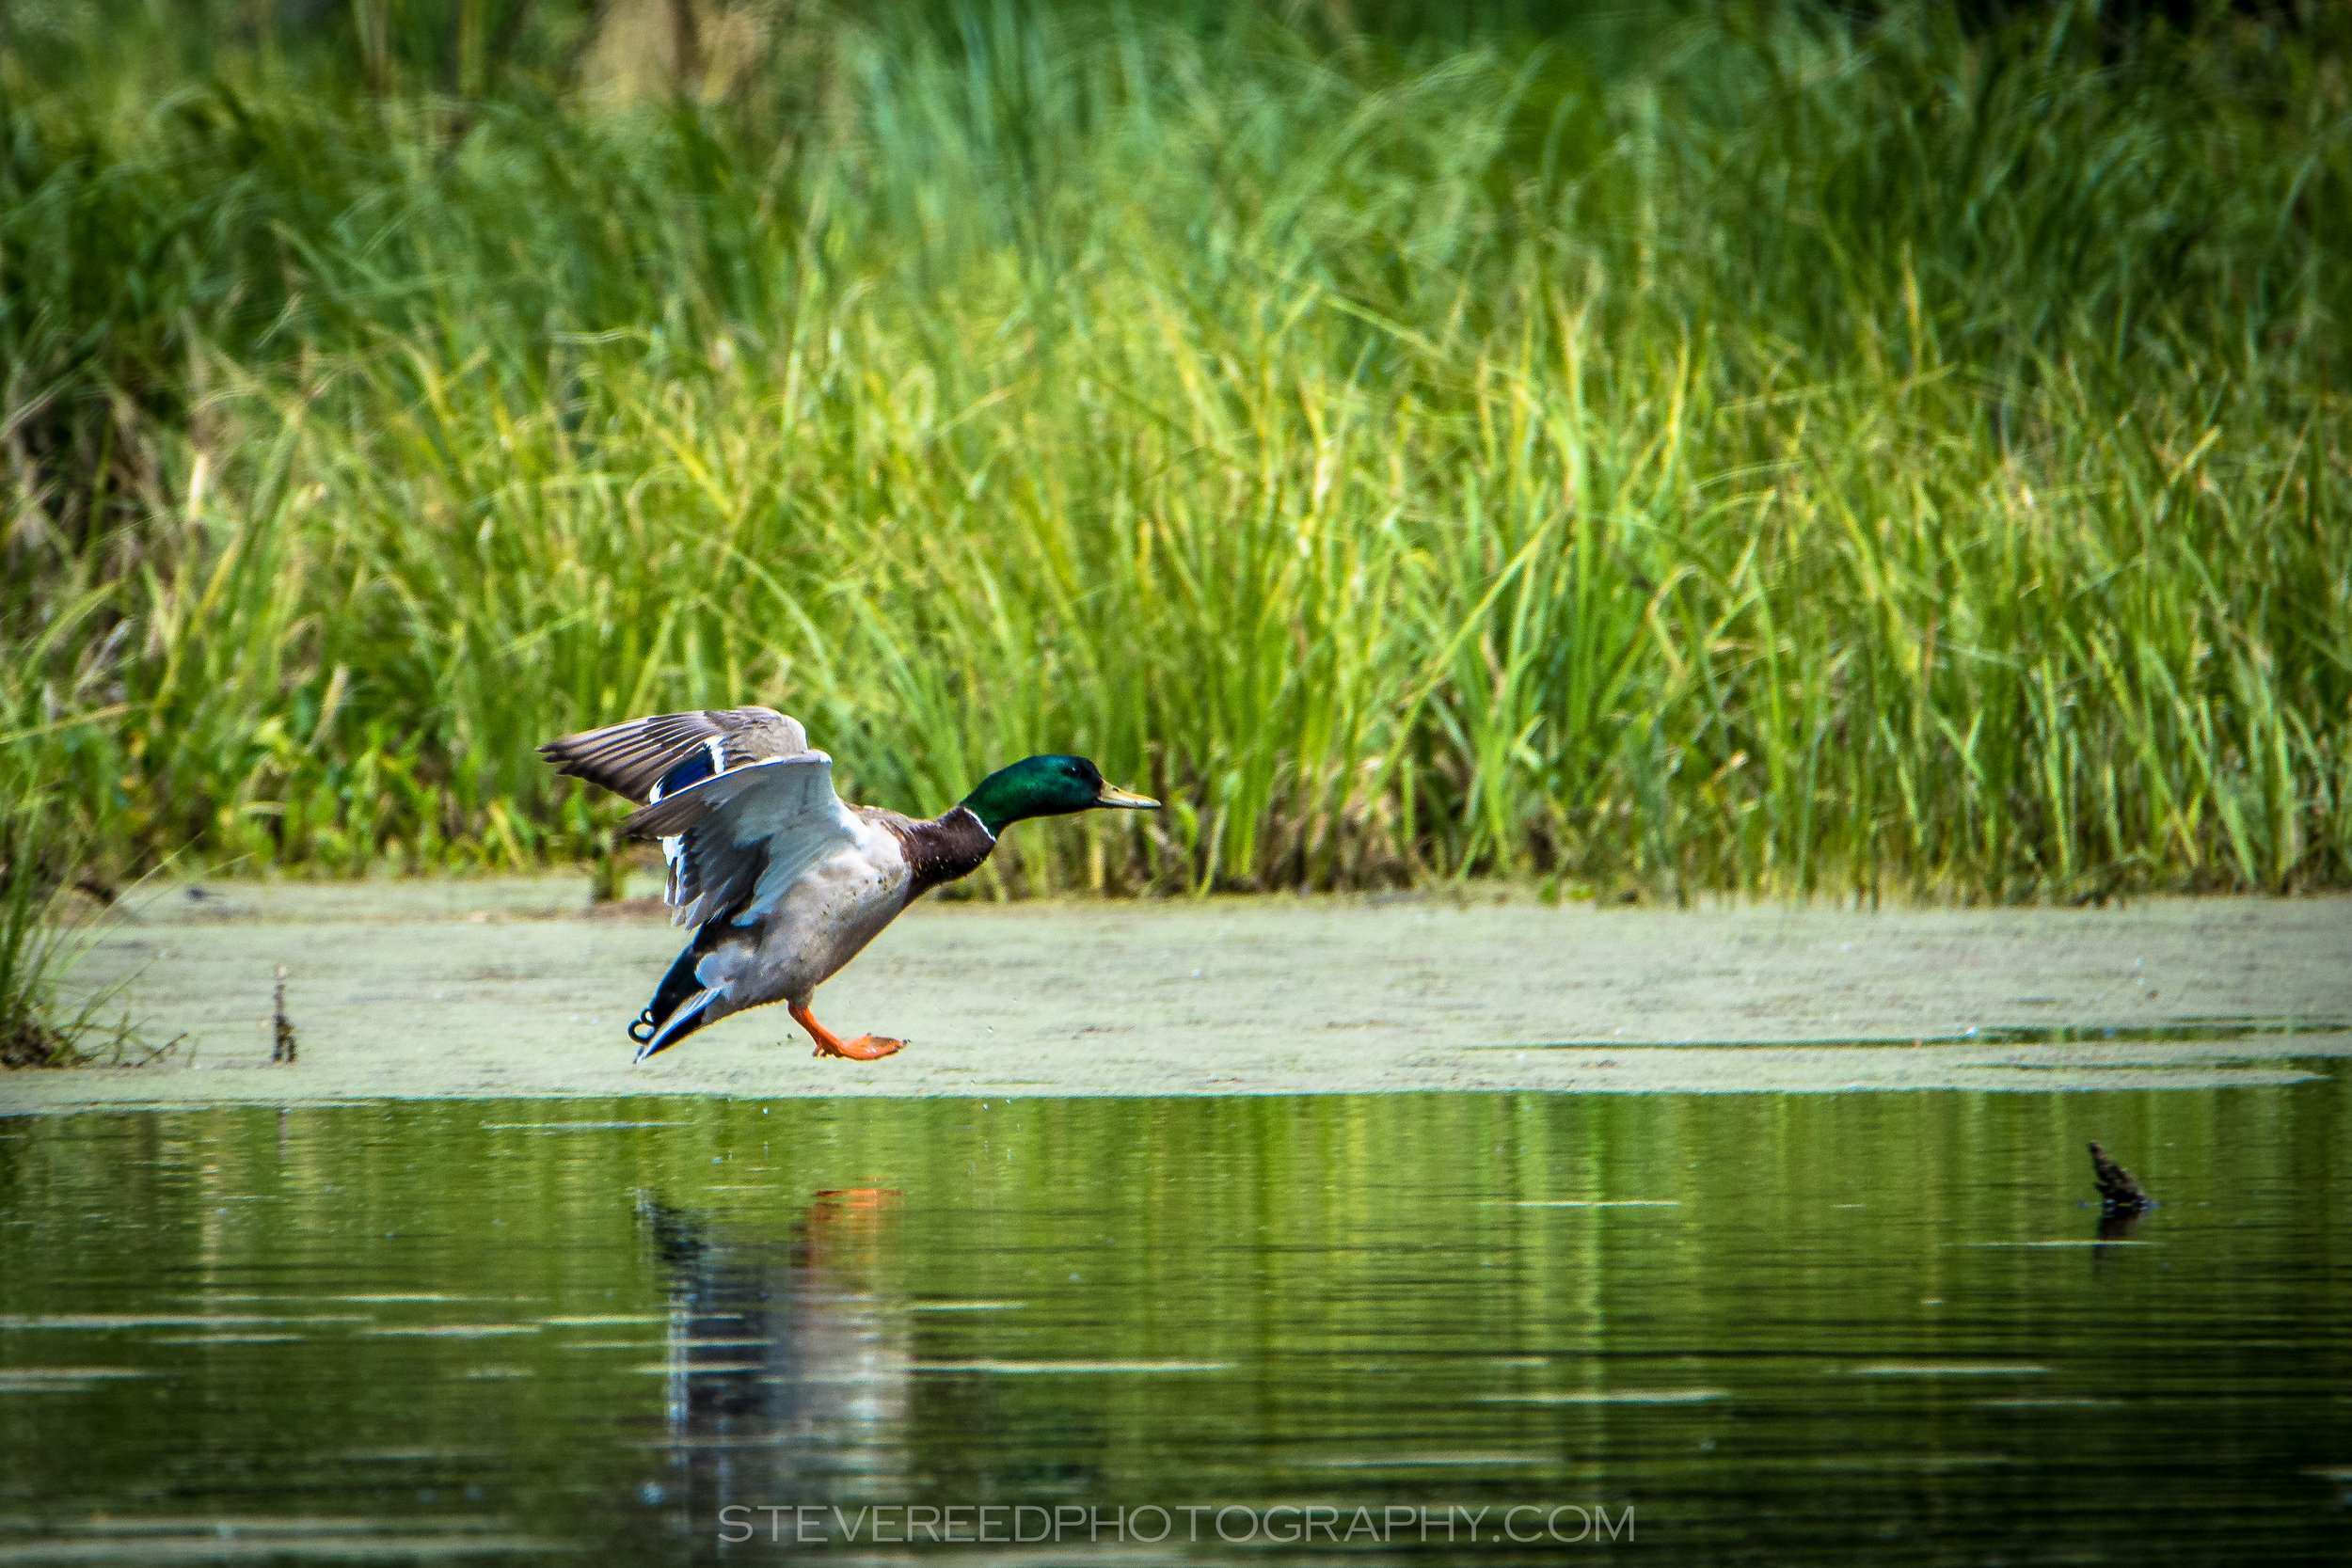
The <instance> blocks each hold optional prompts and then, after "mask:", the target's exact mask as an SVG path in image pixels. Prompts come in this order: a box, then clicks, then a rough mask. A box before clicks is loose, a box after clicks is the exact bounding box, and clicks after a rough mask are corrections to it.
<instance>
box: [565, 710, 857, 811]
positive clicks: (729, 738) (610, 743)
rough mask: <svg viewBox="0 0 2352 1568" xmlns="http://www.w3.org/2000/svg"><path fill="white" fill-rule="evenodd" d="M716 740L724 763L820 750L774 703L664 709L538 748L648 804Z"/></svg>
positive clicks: (577, 774)
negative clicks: (666, 780)
mask: <svg viewBox="0 0 2352 1568" xmlns="http://www.w3.org/2000/svg"><path fill="white" fill-rule="evenodd" d="M714 739H715V740H717V741H718V742H719V749H720V756H721V761H722V767H723V768H742V767H746V766H748V765H750V764H752V763H755V762H769V761H774V760H778V759H781V758H786V757H794V756H806V755H813V754H815V753H812V752H810V751H809V749H808V732H807V731H806V730H805V729H803V728H802V727H801V721H799V720H797V719H792V718H787V716H786V715H784V714H781V713H778V712H777V711H776V710H775V709H774V708H771V707H738V708H707V709H704V710H702V711H700V712H693V713H658V714H656V715H654V716H653V717H652V718H650V719H631V720H629V721H628V722H626V723H621V724H608V725H606V726H605V727H604V728H603V729H600V730H588V731H584V732H583V733H581V734H580V735H567V736H564V738H562V739H561V740H550V741H548V743H547V744H546V745H544V746H542V747H540V748H539V754H540V755H541V756H543V757H545V758H547V759H548V761H549V762H551V763H553V764H555V768H556V771H557V772H559V773H566V774H569V775H570V776H572V777H573V778H576V779H585V780H587V781H588V782H589V783H590V784H601V785H602V786H604V787H605V788H606V789H609V790H611V791H612V793H614V794H615V795H621V796H626V797H628V799H629V800H634V801H636V802H637V803H638V804H639V805H643V804H644V803H645V801H646V800H648V799H649V798H650V797H651V796H652V794H653V789H654V785H656V784H660V782H661V779H662V776H663V775H664V774H666V773H668V772H669V771H670V770H671V769H672V768H675V767H676V766H677V765H678V764H679V763H680V762H682V761H684V760H685V759H686V758H687V757H688V756H689V755H690V754H691V752H693V750H694V749H695V748H696V747H698V746H707V745H708V744H709V743H710V742H711V741H712V740H714Z"/></svg>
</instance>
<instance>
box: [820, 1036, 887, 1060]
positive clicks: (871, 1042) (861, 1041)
mask: <svg viewBox="0 0 2352 1568" xmlns="http://www.w3.org/2000/svg"><path fill="white" fill-rule="evenodd" d="M906 1046H907V1042H906V1041H904V1040H894V1039H888V1038H885V1037H882V1036H881V1035H860V1036H859V1037H857V1038H855V1039H853V1040H834V1042H832V1046H831V1048H830V1049H828V1048H827V1045H826V1042H825V1041H823V1040H818V1042H817V1050H816V1054H817V1055H819V1056H845V1057H847V1058H849V1059H850V1061H853V1062H879V1061H881V1060H882V1058H883V1057H884V1056H895V1055H897V1054H898V1053H899V1052H901V1051H904V1050H905V1049H906Z"/></svg>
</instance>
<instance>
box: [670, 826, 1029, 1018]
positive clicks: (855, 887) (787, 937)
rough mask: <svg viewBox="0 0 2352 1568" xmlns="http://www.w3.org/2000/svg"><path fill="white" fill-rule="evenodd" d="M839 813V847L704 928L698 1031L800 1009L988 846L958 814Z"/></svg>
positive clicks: (964, 872) (974, 864) (973, 866)
mask: <svg viewBox="0 0 2352 1568" xmlns="http://www.w3.org/2000/svg"><path fill="white" fill-rule="evenodd" d="M828 787H830V785H828ZM846 809H847V811H848V813H849V815H850V817H851V818H852V820H853V822H854V824H855V826H854V830H853V831H852V832H850V833H849V834H848V835H847V836H845V838H844V840H843V842H842V843H841V844H840V845H839V846H838V847H835V848H834V849H833V850H832V851H831V852H829V853H827V854H825V855H824V856H823V857H822V858H821V859H818V860H817V861H815V862H814V863H811V864H810V865H809V866H808V867H807V869H805V870H803V871H802V872H801V873H800V875H799V876H798V877H797V878H795V879H792V880H790V881H789V882H788V883H787V884H786V885H784V886H783V887H782V888H781V889H780V890H778V891H776V892H774V893H773V894H772V895H771V896H769V897H767V898H758V897H755V901H754V903H753V905H752V906H751V907H750V908H749V909H747V910H746V911H744V912H743V913H741V914H739V915H737V916H735V918H734V919H732V920H726V919H719V920H713V921H710V922H708V923H707V925H706V926H705V927H704V929H706V930H710V931H712V932H713V933H714V936H713V939H712V941H711V942H710V945H709V947H708V949H707V951H706V952H703V953H701V954H700V955H699V956H698V958H697V961H696V963H695V967H694V978H695V980H696V982H697V983H698V984H699V985H700V986H702V987H703V989H705V990H708V991H710V992H712V993H713V995H712V999H711V1000H710V1001H709V1002H707V1003H706V1004H705V1005H704V1006H703V1007H702V1010H701V1022H704V1023H708V1022H716V1021H717V1020H719V1019H722V1018H724V1017H725V1016H726V1015H727V1014H729V1013H736V1012H740V1011H742V1010H743V1009H744V1008H746V1007H757V1006H763V1005H765V1004H767V1003H770V1002H784V1003H788V1004H790V1005H791V1006H796V1007H805V1006H808V1005H809V997H810V995H811V993H813V992H814V991H815V990H817V988H818V986H820V985H823V984H824V983H825V982H826V981H827V980H830V979H832V978H833V977H834V975H835V974H839V973H840V972H841V971H842V969H843V968H844V967H845V966H847V965H848V963H849V961H850V959H851V958H856V957H857V956H858V954H860V953H861V952H863V951H865V949H866V943H867V942H872V941H873V940H874V939H875V938H876V937H878V936H880V935H882V927H885V926H888V925H889V924H890V923H891V922H892V921H894V920H896V919H898V914H899V911H903V910H904V909H905V908H906V907H907V906H908V905H909V904H912V903H914V901H915V900H916V899H917V898H920V897H921V896H922V895H924V894H926V893H928V892H930V890H931V889H932V888H934V887H937V886H938V885H939V884H940V883H942V882H946V881H952V880H954V879H956V878H958V877H964V876H969V875H970V874H971V873H972V872H973V871H975V870H977V868H978V867H979V864H980V863H981V862H983V861H985V860H986V859H988V853H989V851H990V850H991V849H993V848H994V847H995V843H996V841H995V840H994V839H992V838H990V837H989V836H988V832H987V830H986V829H984V828H982V827H981V826H980V824H979V822H978V820H977V818H975V817H974V816H972V814H971V813H969V812H966V811H962V810H961V808H959V809H958V810H956V811H952V812H949V813H948V814H947V815H946V816H944V817H940V818H938V819H936V820H933V821H917V820H915V819H913V818H910V817H906V816H900V815H898V813H897V812H895V811H884V810H882V808H880V807H878V806H850V807H848V808H846ZM767 880H768V879H766V878H763V879H761V881H762V884H763V886H762V891H763V892H764V891H766V890H765V886H764V884H765V883H766V881H767ZM746 922H748V924H746ZM700 945H701V944H700V943H699V942H697V946H698V947H699V946H700ZM697 1027H699V1024H698V1025H697ZM655 1049H659V1047H658V1046H657V1047H655Z"/></svg>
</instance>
